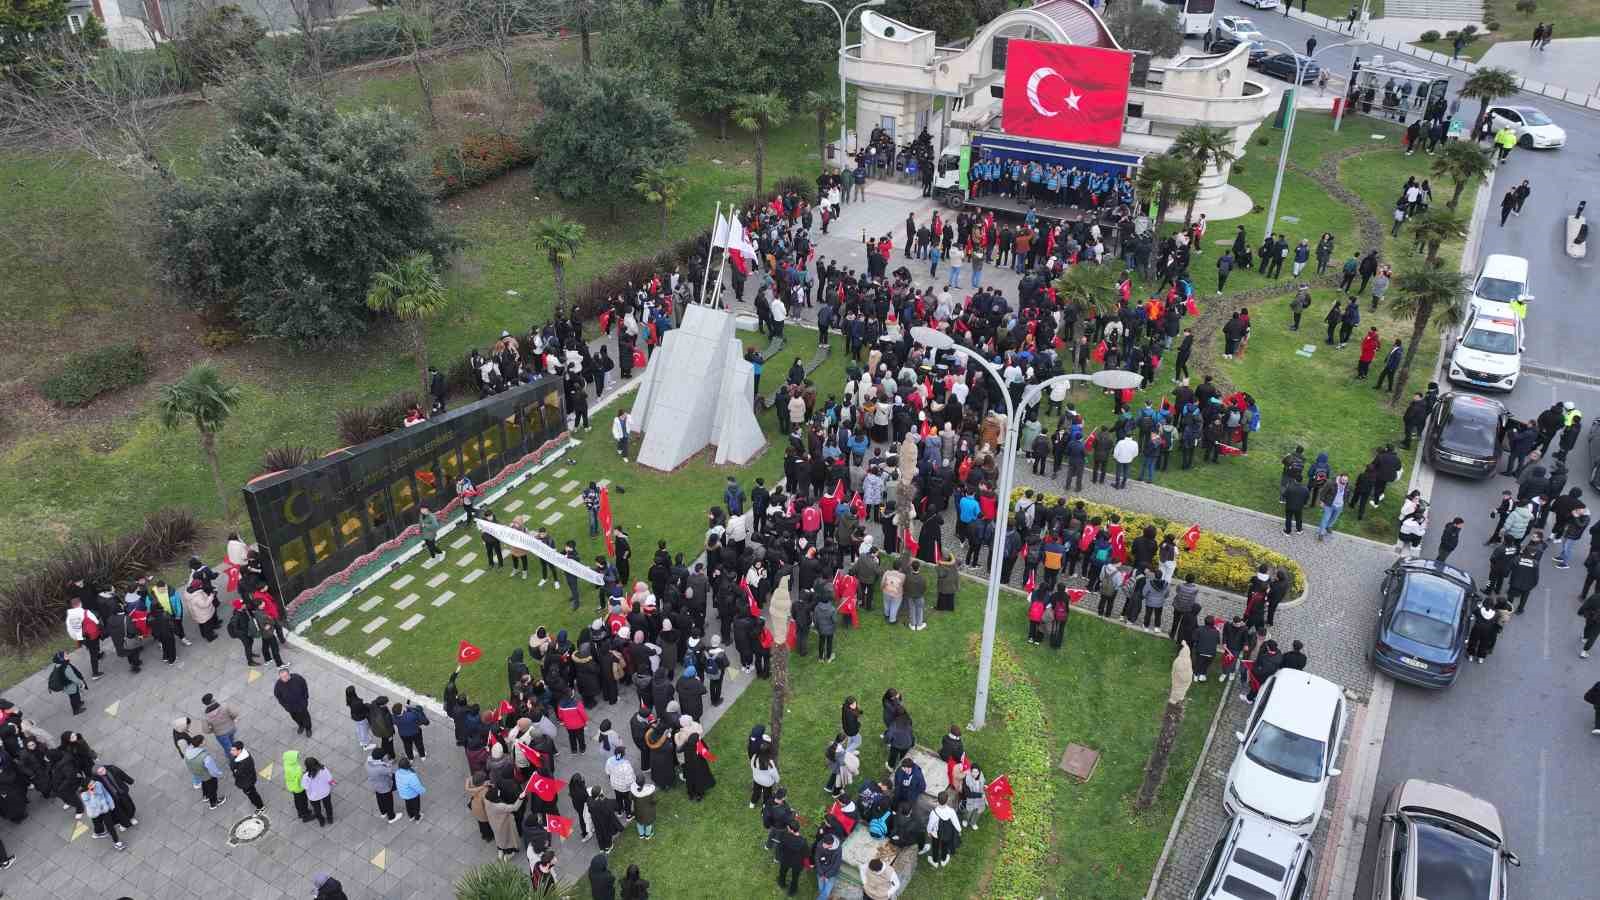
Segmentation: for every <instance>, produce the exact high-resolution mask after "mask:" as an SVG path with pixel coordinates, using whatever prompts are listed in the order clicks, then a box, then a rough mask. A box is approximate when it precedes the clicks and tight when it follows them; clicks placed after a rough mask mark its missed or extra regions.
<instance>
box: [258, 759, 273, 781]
mask: <svg viewBox="0 0 1600 900" xmlns="http://www.w3.org/2000/svg"><path fill="white" fill-rule="evenodd" d="M256 774H258V775H260V776H261V777H262V778H265V779H266V780H268V781H271V780H272V763H267V764H266V765H265V766H262V767H261V769H260V771H259V772H257V773H256Z"/></svg>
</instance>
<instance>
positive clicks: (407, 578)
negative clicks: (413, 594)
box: [389, 575, 417, 591]
mask: <svg viewBox="0 0 1600 900" xmlns="http://www.w3.org/2000/svg"><path fill="white" fill-rule="evenodd" d="M416 577H417V576H415V575H402V576H400V577H399V578H396V579H395V580H394V583H393V584H391V585H389V588H390V590H395V591H398V590H400V589H401V588H403V587H405V586H406V585H408V584H410V583H411V582H412V581H414V580H416Z"/></svg>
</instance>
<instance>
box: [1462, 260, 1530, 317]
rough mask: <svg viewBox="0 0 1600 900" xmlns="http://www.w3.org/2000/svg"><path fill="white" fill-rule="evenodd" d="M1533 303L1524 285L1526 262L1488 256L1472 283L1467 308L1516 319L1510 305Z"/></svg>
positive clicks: (1526, 278) (1526, 276) (1526, 279)
mask: <svg viewBox="0 0 1600 900" xmlns="http://www.w3.org/2000/svg"><path fill="white" fill-rule="evenodd" d="M1532 300H1533V292H1532V291H1531V290H1529V285H1528V261H1527V260H1526V259H1523V258H1522V257H1520V256H1512V255H1511V254H1509V253H1491V254H1489V255H1488V256H1486V257H1484V259H1483V267H1482V268H1481V269H1479V270H1478V277H1477V278H1476V279H1474V280H1473V282H1472V303H1471V305H1472V306H1474V307H1477V308H1480V309H1485V310H1488V311H1490V312H1493V313H1495V314H1496V315H1504V314H1511V315H1516V313H1515V312H1514V311H1513V308H1512V306H1511V304H1512V303H1523V304H1527V303H1530V302H1531V301H1532Z"/></svg>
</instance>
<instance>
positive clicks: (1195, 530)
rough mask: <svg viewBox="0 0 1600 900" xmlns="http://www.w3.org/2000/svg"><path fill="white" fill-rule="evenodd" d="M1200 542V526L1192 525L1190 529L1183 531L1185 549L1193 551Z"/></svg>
mask: <svg viewBox="0 0 1600 900" xmlns="http://www.w3.org/2000/svg"><path fill="white" fill-rule="evenodd" d="M1199 543H1200V526H1199V525H1190V526H1189V530H1188V531H1185V532H1184V533H1183V549H1184V550H1185V551H1186V552H1189V553H1193V552H1194V548H1195V545H1196V544H1199Z"/></svg>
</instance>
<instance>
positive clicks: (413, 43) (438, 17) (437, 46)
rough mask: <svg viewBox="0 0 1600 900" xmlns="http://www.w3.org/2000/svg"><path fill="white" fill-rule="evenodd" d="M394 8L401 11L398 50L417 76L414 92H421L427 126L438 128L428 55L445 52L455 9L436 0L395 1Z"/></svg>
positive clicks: (431, 70) (446, 3)
mask: <svg viewBox="0 0 1600 900" xmlns="http://www.w3.org/2000/svg"><path fill="white" fill-rule="evenodd" d="M394 7H395V8H396V9H398V10H399V11H400V33H399V38H400V41H401V44H402V47H401V49H403V50H404V51H405V54H406V59H407V60H408V61H409V62H410V63H411V71H412V73H414V74H415V75H416V76H417V90H419V91H420V92H421V93H422V105H423V108H424V109H426V110H427V113H428V127H429V128H434V129H437V128H438V127H439V116H438V113H436V112H435V111H434V108H433V94H434V90H433V69H432V66H431V65H430V64H429V62H428V54H429V53H432V52H434V51H438V50H441V49H444V48H445V47H446V45H448V43H449V42H450V36H451V32H452V28H451V25H452V24H453V23H452V21H451V19H453V18H454V17H453V16H452V15H451V12H452V10H453V9H459V7H454V6H453V5H452V4H449V3H448V2H436V0H398V2H396V3H395V4H394Z"/></svg>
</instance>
